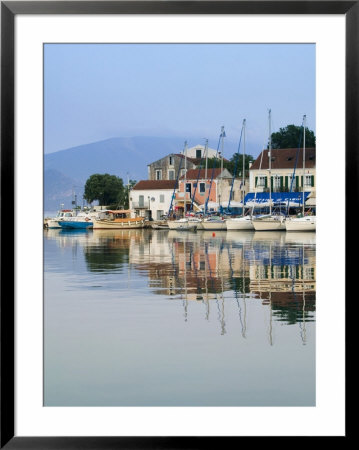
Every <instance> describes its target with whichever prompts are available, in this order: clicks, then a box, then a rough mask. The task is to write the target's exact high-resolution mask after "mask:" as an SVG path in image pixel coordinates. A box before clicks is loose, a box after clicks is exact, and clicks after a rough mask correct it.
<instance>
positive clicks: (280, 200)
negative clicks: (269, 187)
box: [244, 192, 310, 207]
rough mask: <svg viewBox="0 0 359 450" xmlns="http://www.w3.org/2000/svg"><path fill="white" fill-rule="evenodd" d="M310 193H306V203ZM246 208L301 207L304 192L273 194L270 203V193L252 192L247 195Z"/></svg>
mask: <svg viewBox="0 0 359 450" xmlns="http://www.w3.org/2000/svg"><path fill="white" fill-rule="evenodd" d="M309 194H310V192H304V202H305V201H306V200H307V198H308V196H309ZM244 202H245V206H263V207H264V206H269V205H270V203H271V204H272V206H277V205H283V206H284V205H285V206H287V205H288V202H289V206H293V207H295V206H301V205H302V204H303V192H272V193H271V202H270V201H269V192H257V194H255V193H254V192H250V193H249V194H247V195H246V197H245V199H244Z"/></svg>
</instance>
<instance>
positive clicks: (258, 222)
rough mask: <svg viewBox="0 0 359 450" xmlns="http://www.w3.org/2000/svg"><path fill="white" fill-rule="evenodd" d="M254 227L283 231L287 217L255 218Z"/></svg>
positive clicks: (263, 229) (256, 228)
mask: <svg viewBox="0 0 359 450" xmlns="http://www.w3.org/2000/svg"><path fill="white" fill-rule="evenodd" d="M252 223H253V227H254V229H255V230H256V231H281V230H283V231H284V230H285V229H286V228H285V219H284V217H282V216H278V218H277V217H265V218H258V219H253V221H252Z"/></svg>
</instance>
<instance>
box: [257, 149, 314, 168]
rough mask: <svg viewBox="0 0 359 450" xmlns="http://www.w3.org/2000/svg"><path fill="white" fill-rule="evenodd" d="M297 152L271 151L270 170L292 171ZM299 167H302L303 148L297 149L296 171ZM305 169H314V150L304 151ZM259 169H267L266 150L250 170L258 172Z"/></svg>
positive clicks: (295, 150) (292, 150)
mask: <svg viewBox="0 0 359 450" xmlns="http://www.w3.org/2000/svg"><path fill="white" fill-rule="evenodd" d="M297 150H298V149H297V148H277V149H272V160H271V168H272V169H294V165H295V161H296V157H297ZM262 153H263V158H262V166H260V164H261V155H262ZM301 167H303V148H300V149H299V155H298V160H297V169H299V168H301ZM305 167H306V168H308V169H313V168H315V148H306V149H305ZM260 168H261V169H263V170H265V169H269V160H268V150H263V151H262V152H261V154H260V155H259V156H258V158H257V159H256V160H255V161H254V163H253V164H252V167H251V168H250V170H259V169H260Z"/></svg>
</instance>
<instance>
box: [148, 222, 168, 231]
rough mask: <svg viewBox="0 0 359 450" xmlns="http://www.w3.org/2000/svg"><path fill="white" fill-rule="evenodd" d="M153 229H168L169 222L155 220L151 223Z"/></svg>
mask: <svg viewBox="0 0 359 450" xmlns="http://www.w3.org/2000/svg"><path fill="white" fill-rule="evenodd" d="M151 228H152V229H153V230H168V224H167V222H166V221H161V222H155V223H152V224H151Z"/></svg>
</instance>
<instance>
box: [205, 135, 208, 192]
mask: <svg viewBox="0 0 359 450" xmlns="http://www.w3.org/2000/svg"><path fill="white" fill-rule="evenodd" d="M204 152H205V154H206V171H205V174H204V179H205V180H206V188H207V169H208V139H206V144H205V147H204Z"/></svg>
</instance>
